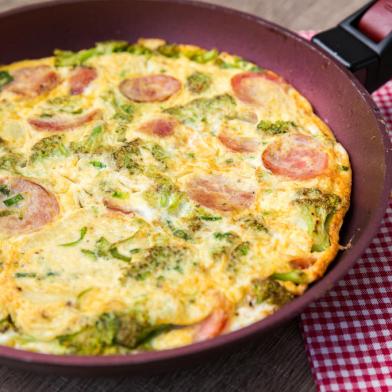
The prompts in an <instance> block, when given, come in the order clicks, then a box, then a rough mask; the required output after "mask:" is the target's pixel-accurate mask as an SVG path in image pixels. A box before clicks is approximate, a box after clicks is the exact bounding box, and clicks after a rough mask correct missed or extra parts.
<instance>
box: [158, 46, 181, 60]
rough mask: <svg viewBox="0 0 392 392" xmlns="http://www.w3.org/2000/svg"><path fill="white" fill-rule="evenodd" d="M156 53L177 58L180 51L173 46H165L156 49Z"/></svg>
mask: <svg viewBox="0 0 392 392" xmlns="http://www.w3.org/2000/svg"><path fill="white" fill-rule="evenodd" d="M157 52H158V53H159V54H161V55H162V56H165V57H171V58H178V57H179V56H180V49H179V47H178V45H175V44H165V45H161V46H159V47H158V49H157Z"/></svg>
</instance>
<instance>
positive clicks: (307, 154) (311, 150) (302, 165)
mask: <svg viewBox="0 0 392 392" xmlns="http://www.w3.org/2000/svg"><path fill="white" fill-rule="evenodd" d="M262 159H263V163H264V166H265V167H266V168H267V169H269V170H271V171H272V173H274V174H277V175H280V176H286V177H289V178H291V179H293V180H307V179H310V178H314V177H317V176H319V175H321V174H323V173H324V172H325V170H326V169H327V166H328V155H327V153H325V152H324V151H323V150H322V147H321V145H320V143H319V142H317V141H316V140H315V139H313V138H312V137H310V136H305V135H287V136H285V137H282V138H279V139H278V140H276V141H275V142H273V143H271V144H270V145H269V146H268V147H267V148H266V149H265V150H264V153H263V156H262Z"/></svg>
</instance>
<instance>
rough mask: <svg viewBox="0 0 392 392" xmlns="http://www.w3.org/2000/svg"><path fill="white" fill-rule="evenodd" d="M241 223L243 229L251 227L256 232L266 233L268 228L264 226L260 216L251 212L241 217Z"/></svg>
mask: <svg viewBox="0 0 392 392" xmlns="http://www.w3.org/2000/svg"><path fill="white" fill-rule="evenodd" d="M241 223H242V227H243V228H244V229H251V230H253V231H257V232H264V233H268V229H267V227H266V226H265V223H264V219H263V217H261V216H254V215H252V214H249V215H246V216H245V217H243V218H242V219H241Z"/></svg>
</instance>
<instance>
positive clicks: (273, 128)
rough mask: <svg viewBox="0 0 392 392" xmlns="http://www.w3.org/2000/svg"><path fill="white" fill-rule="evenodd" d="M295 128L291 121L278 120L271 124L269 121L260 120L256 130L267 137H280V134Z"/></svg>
mask: <svg viewBox="0 0 392 392" xmlns="http://www.w3.org/2000/svg"><path fill="white" fill-rule="evenodd" d="M295 126H296V125H295V123H294V122H293V121H282V120H278V121H275V122H272V121H269V120H261V121H260V122H259V123H258V124H257V129H258V130H259V131H262V132H263V133H266V134H269V135H280V134H282V133H287V132H288V131H289V130H290V128H292V127H295Z"/></svg>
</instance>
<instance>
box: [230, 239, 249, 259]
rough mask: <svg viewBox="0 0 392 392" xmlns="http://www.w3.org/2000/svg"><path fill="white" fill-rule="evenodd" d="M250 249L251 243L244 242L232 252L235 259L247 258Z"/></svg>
mask: <svg viewBox="0 0 392 392" xmlns="http://www.w3.org/2000/svg"><path fill="white" fill-rule="evenodd" d="M249 248H250V243H249V242H242V243H241V244H239V245H238V246H237V247H236V248H235V249H234V251H233V252H232V255H233V256H234V257H237V256H246V255H247V254H248V253H249Z"/></svg>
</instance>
